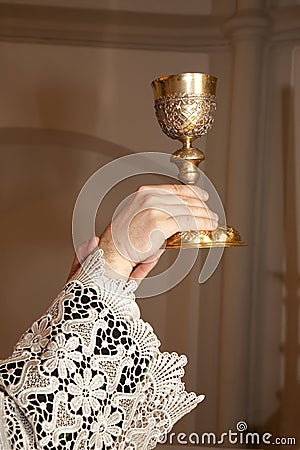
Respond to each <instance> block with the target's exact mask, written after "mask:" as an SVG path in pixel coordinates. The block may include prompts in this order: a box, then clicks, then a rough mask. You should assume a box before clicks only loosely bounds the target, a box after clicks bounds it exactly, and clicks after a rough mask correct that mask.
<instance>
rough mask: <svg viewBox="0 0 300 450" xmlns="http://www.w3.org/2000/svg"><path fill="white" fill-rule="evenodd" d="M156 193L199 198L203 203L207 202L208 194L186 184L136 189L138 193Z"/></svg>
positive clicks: (197, 187)
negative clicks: (149, 191)
mask: <svg viewBox="0 0 300 450" xmlns="http://www.w3.org/2000/svg"><path fill="white" fill-rule="evenodd" d="M149 189H150V190H152V191H158V192H160V193H161V194H173V195H179V196H180V195H182V196H185V197H194V198H200V199H202V200H204V201H206V200H208V198H209V194H208V192H206V191H205V190H204V189H201V188H200V187H199V186H195V185H186V184H158V185H148V186H140V187H139V188H138V192H141V191H147V190H149Z"/></svg>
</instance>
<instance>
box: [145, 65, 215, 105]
mask: <svg viewBox="0 0 300 450" xmlns="http://www.w3.org/2000/svg"><path fill="white" fill-rule="evenodd" d="M151 84H152V88H153V91H154V99H155V100H156V99H158V98H160V97H166V96H167V95H170V94H174V93H176V94H193V95H203V94H210V95H216V89H217V78H216V77H214V76H213V75H208V74H206V73H192V72H186V73H177V74H176V75H166V76H164V77H160V78H156V79H155V80H153V81H152V83H151Z"/></svg>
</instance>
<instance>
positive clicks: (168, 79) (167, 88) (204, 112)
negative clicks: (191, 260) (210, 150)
mask: <svg viewBox="0 0 300 450" xmlns="http://www.w3.org/2000/svg"><path fill="white" fill-rule="evenodd" d="M152 88H153V92H154V99H155V113H156V117H157V120H158V122H159V124H160V126H161V128H162V130H163V132H164V133H165V134H166V135H167V136H169V137H170V138H171V139H178V140H180V141H181V142H182V148H180V149H179V150H177V151H175V152H174V153H173V155H172V156H171V161H172V162H173V163H175V164H176V165H177V166H178V168H179V173H178V179H179V180H180V181H181V182H183V183H185V184H196V183H197V181H198V179H199V170H198V166H199V164H200V162H201V161H203V160H204V158H205V156H204V153H203V152H202V150H199V149H198V148H196V147H193V146H192V144H193V141H195V140H196V139H198V138H199V137H201V136H203V135H204V134H206V133H207V132H208V131H209V130H210V128H211V127H212V125H213V123H214V118H215V111H216V88H217V78H216V77H214V76H212V75H208V74H204V73H179V74H176V75H168V76H164V77H160V78H156V79H155V80H153V81H152ZM242 245H245V243H244V242H243V241H242V240H241V236H240V234H239V232H238V231H236V230H235V229H234V228H231V227H225V226H219V227H218V228H217V229H216V230H213V231H208V230H200V231H198V230H196V231H193V230H192V231H185V232H180V233H176V234H175V235H173V236H171V237H170V238H169V239H168V240H167V243H166V248H209V247H236V246H242Z"/></svg>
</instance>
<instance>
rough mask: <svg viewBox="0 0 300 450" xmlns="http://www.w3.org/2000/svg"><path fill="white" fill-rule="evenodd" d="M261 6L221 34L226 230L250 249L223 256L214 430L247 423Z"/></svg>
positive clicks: (243, 7) (246, 6) (245, 1)
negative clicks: (226, 88) (225, 50)
mask: <svg viewBox="0 0 300 450" xmlns="http://www.w3.org/2000/svg"><path fill="white" fill-rule="evenodd" d="M263 5H264V1H263V0H239V1H238V4H237V13H236V14H235V15H234V16H233V17H232V18H231V19H230V20H229V21H228V22H227V23H226V26H225V30H226V32H227V33H228V36H229V38H230V40H231V44H232V47H233V76H232V93H231V95H232V105H231V115H230V130H229V143H228V144H229V147H228V166H227V177H228V179H227V195H226V205H225V210H226V212H227V220H228V223H229V225H232V226H233V227H235V228H237V229H238V230H239V231H240V232H241V234H242V237H243V239H244V240H245V241H246V242H247V244H248V247H246V248H236V249H229V250H226V252H225V257H224V272H223V299H222V305H221V308H222V311H221V334H220V362H219V392H218V394H219V406H218V428H219V429H220V430H221V431H225V430H228V429H229V428H231V429H232V430H234V429H235V425H236V423H237V422H238V421H240V420H247V396H248V395H247V394H248V389H249V345H250V342H249V339H250V317H251V288H252V270H253V267H252V263H253V253H254V247H253V246H254V239H253V238H254V229H255V215H256V214H255V211H256V205H255V191H256V186H257V159H258V140H259V139H258V129H259V115H260V105H261V97H260V96H261V92H260V87H261V79H262V65H263V49H264V41H265V38H266V31H267V29H268V18H267V17H266V16H265V14H264V10H263Z"/></svg>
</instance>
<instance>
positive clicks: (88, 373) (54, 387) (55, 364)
mask: <svg viewBox="0 0 300 450" xmlns="http://www.w3.org/2000/svg"><path fill="white" fill-rule="evenodd" d="M103 266H104V259H103V252H102V250H99V249H97V250H96V251H95V252H94V253H93V254H91V255H90V256H89V257H88V258H87V260H86V261H85V262H84V264H83V265H82V267H81V269H80V270H79V271H78V272H77V273H76V275H75V276H74V278H73V279H72V280H71V281H70V282H69V283H68V284H67V285H66V286H65V288H64V290H63V291H62V293H61V294H60V295H59V296H58V297H57V298H56V300H55V301H54V303H53V304H52V306H51V307H50V308H49V310H48V311H47V313H46V314H45V315H44V316H43V317H42V318H41V319H40V320H38V321H37V322H35V323H34V324H33V325H32V327H31V328H30V329H29V331H27V333H25V334H24V335H23V336H22V338H21V340H20V341H19V342H18V344H17V345H16V347H15V351H14V353H13V354H12V356H11V357H10V358H8V359H7V360H4V361H2V362H1V364H0V388H1V389H2V391H0V414H1V417H0V444H3V443H5V445H4V444H3V446H2V447H1V448H5V449H6V448H7V449H13V450H17V449H20V450H21V449H22V450H24V449H28V450H29V449H30V450H32V449H44V450H50V449H51V450H54V449H57V450H66V449H68V450H71V449H72V450H103V449H119V450H125V449H127V450H133V449H138V450H143V449H145V450H146V449H153V448H154V447H155V446H156V444H157V442H158V440H159V438H161V437H162V436H163V435H164V434H165V433H166V432H169V431H170V430H171V428H172V426H173V425H174V423H175V422H176V421H177V420H179V419H180V418H181V417H182V416H183V415H185V414H186V413H188V412H189V411H190V410H191V409H193V408H194V407H195V406H196V405H197V404H198V403H199V402H201V401H202V400H203V398H204V396H196V395H195V394H194V393H187V392H186V391H185V389H184V385H183V383H182V381H181V378H182V376H183V374H184V370H183V367H184V366H185V364H186V362H187V360H186V357H185V356H178V355H177V354H176V353H171V354H170V353H160V351H159V345H160V343H159V341H158V339H157V337H156V335H155V334H154V332H153V330H152V328H151V326H150V325H149V324H148V323H146V322H144V321H143V320H142V319H140V318H139V310H138V306H137V304H136V303H135V296H134V290H135V288H136V285H135V282H133V281H131V282H127V283H125V282H124V281H115V280H111V279H109V278H107V277H106V276H105V275H104V273H103V272H104V269H103Z"/></svg>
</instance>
